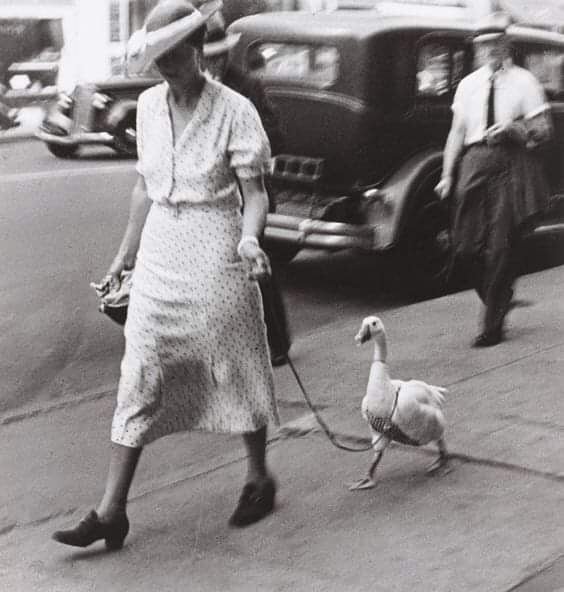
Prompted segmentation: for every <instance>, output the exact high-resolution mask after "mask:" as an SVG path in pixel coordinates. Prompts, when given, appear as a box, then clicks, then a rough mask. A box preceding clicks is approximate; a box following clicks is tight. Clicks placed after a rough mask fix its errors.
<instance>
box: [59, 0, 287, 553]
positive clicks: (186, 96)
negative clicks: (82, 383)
mask: <svg viewBox="0 0 564 592" xmlns="http://www.w3.org/2000/svg"><path fill="white" fill-rule="evenodd" d="M206 18H207V17H206V15H205V14H203V13H202V12H200V11H197V10H196V9H195V8H194V6H193V5H192V4H190V3H189V2H188V1H187V0H165V1H164V2H161V3H159V4H158V5H157V6H156V8H155V9H153V11H152V12H151V13H150V14H149V16H148V17H147V22H146V26H145V29H146V31H147V34H148V35H151V32H155V33H158V36H159V39H160V41H162V40H163V39H165V40H166V38H167V34H168V33H167V31H169V30H173V29H174V28H175V27H176V33H174V35H176V36H177V37H176V38H174V39H173V36H171V39H170V40H169V41H170V43H172V40H174V45H173V46H172V48H171V46H170V43H169V45H168V47H167V44H166V43H165V44H164V46H163V45H162V44H161V47H160V49H159V50H158V51H157V52H156V54H157V55H155V56H154V58H155V64H156V66H157V68H158V69H159V71H160V73H161V75H162V76H163V78H164V80H165V82H163V83H162V84H159V85H157V86H155V87H153V88H151V89H149V90H147V91H145V92H144V93H143V94H142V95H141V97H140V99H139V103H138V125H137V133H138V140H137V141H138V152H139V161H138V166H137V170H138V172H139V178H138V180H137V184H136V186H135V188H134V190H133V195H132V203H131V209H130V216H129V222H128V225H127V228H126V231H125V235H124V238H123V241H122V244H121V246H120V248H119V251H118V254H117V256H116V258H115V260H114V262H113V263H112V265H111V267H110V270H109V274H108V276H107V278H106V279H105V282H104V283H105V284H107V285H109V287H110V289H116V288H117V287H119V278H120V274H121V273H122V271H124V270H126V269H128V268H131V267H133V265H135V271H134V274H133V281H132V288H131V295H130V303H129V309H128V316H127V322H126V325H125V337H126V347H125V355H124V358H123V361H122V365H121V378H120V383H119V388H118V397H117V407H116V410H115V414H114V418H113V422H112V453H111V458H110V467H109V473H108V478H107V482H106V489H105V493H104V496H103V498H102V500H101V502H100V504H99V505H98V507H97V509H96V510H95V511H94V510H93V511H91V512H90V514H88V516H87V517H86V518H85V519H84V520H83V521H81V522H80V523H79V525H78V526H77V527H76V528H73V529H70V530H66V531H58V532H56V533H55V534H54V535H53V538H54V539H55V540H57V541H58V542H61V543H64V544H68V545H74V546H80V547H84V546H87V545H89V544H91V543H92V542H94V541H96V540H99V539H105V541H106V546H107V547H108V548H120V547H121V546H122V544H123V540H124V538H125V536H126V535H127V532H128V528H129V523H128V520H127V515H126V504H127V495H128V491H129V487H130V485H131V482H132V479H133V476H134V472H135V468H136V465H137V461H138V459H139V456H140V454H141V451H142V448H143V446H145V445H146V444H148V443H150V442H151V441H153V440H155V439H157V438H160V437H162V436H165V435H168V434H171V433H173V432H177V431H181V430H195V429H198V430H208V431H217V432H240V433H242V434H243V439H244V442H245V446H246V449H247V452H248V473H247V482H246V485H245V486H244V488H243V493H242V495H241V498H240V500H239V504H238V507H237V508H236V510H235V512H234V514H233V515H232V516H231V518H230V523H231V524H232V525H234V526H244V525H247V524H250V523H252V522H256V521H257V520H260V519H261V518H263V517H264V516H265V515H266V514H268V513H269V512H270V511H271V510H272V509H273V506H274V496H275V483H274V479H273V478H272V477H271V476H270V475H269V473H268V471H267V468H266V462H265V452H266V429H267V425H268V424H269V423H277V421H278V416H277V410H276V405H275V402H274V396H273V380H272V369H271V366H270V361H269V355H268V347H267V343H266V336H265V327H264V322H263V320H262V318H263V317H262V306H261V301H260V294H259V289H258V287H257V283H256V281H254V280H257V279H260V278H262V277H266V276H268V275H269V273H270V264H269V261H268V258H267V256H266V254H265V253H264V252H263V251H262V250H261V248H260V247H259V244H258V240H257V237H259V236H260V235H261V233H262V231H263V227H264V224H265V219H266V212H267V208H268V202H267V196H266V193H265V190H264V184H263V177H262V174H263V171H264V170H265V169H266V167H267V166H268V161H269V157H270V151H269V146H268V140H267V138H266V134H265V133H264V130H263V128H262V126H261V124H260V119H259V117H258V115H257V113H256V111H255V110H254V108H253V107H252V105H251V104H250V103H249V102H248V101H247V100H246V99H245V98H243V97H241V96H240V95H238V94H237V93H235V92H233V91H231V90H229V89H228V88H227V87H225V86H223V85H222V84H220V83H218V82H215V81H212V80H211V79H209V78H207V77H206V76H205V75H204V74H203V72H202V70H201V68H200V61H201V51H202V44H203V38H204V33H205V20H206ZM184 22H186V23H188V24H189V25H190V26H189V27H188V28H187V29H186V31H185V34H184V38H183V39H182V40H181V41H180V42H178V34H177V33H178V24H179V23H180V24H181V25H182V23H184ZM160 41H159V43H160ZM141 46H142V47H153V49H154V46H152V45H151V44H150V43H144V44H141ZM241 206H242V207H241Z"/></svg>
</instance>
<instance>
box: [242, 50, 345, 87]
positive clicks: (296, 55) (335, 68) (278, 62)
mask: <svg viewBox="0 0 564 592" xmlns="http://www.w3.org/2000/svg"><path fill="white" fill-rule="evenodd" d="M247 69H248V71H249V72H250V73H251V75H252V76H256V77H259V78H269V79H280V80H288V79H291V80H294V79H299V80H300V81H301V82H303V83H306V84H307V83H311V84H312V85H315V86H326V85H330V84H332V83H333V82H335V80H336V79H337V75H338V72H339V52H338V50H337V48H335V47H331V46H328V45H309V44H304V43H269V42H263V43H258V44H256V45H253V46H252V47H251V48H250V49H249V51H248V53H247Z"/></svg>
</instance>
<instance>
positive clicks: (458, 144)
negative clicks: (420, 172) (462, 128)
mask: <svg viewBox="0 0 564 592" xmlns="http://www.w3.org/2000/svg"><path fill="white" fill-rule="evenodd" d="M463 147H464V134H462V133H460V132H459V131H457V130H451V132H450V133H449V135H448V138H447V142H446V145H445V150H444V155H443V174H442V176H443V178H446V177H452V176H453V174H454V167H455V165H456V161H457V160H458V157H459V156H460V153H461V152H462V148H463Z"/></svg>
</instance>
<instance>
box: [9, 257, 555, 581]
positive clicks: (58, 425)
mask: <svg viewBox="0 0 564 592" xmlns="http://www.w3.org/2000/svg"><path fill="white" fill-rule="evenodd" d="M563 282H564V267H562V266H561V267H556V268H552V269H548V270H544V271H540V272H537V273H534V274H531V275H528V276H525V277H523V278H521V279H520V281H519V284H518V297H519V299H522V302H521V304H522V306H520V307H518V308H516V309H515V310H513V312H512V313H511V315H510V318H509V323H508V331H507V340H506V341H504V342H503V343H501V344H500V345H498V346H496V347H494V348H487V349H481V350H476V349H472V348H470V347H469V346H470V343H471V341H472V338H473V337H474V335H475V333H476V331H477V329H478V313H479V306H478V303H477V299H476V296H475V295H474V294H473V293H472V292H470V291H466V292H459V293H457V294H453V295H449V296H445V297H443V298H439V299H435V300H429V301H425V302H420V303H416V304H413V305H410V306H406V307H402V308H398V309H395V310H391V311H385V312H382V313H381V317H382V319H383V321H384V323H385V325H386V327H387V332H388V339H389V349H390V351H389V365H390V371H391V374H392V376H393V377H401V378H406V379H407V378H419V379H422V380H426V381H428V382H430V383H434V384H440V385H443V386H446V387H448V388H449V395H448V398H447V406H446V413H447V418H448V429H447V433H446V439H447V444H448V446H449V450H450V453H451V455H452V464H453V468H454V470H453V471H452V472H451V473H449V474H448V475H445V476H442V477H430V476H428V475H427V474H426V473H425V467H426V465H427V464H428V463H429V462H430V461H431V460H432V459H433V454H434V451H433V449H432V447H426V448H425V449H415V448H410V447H406V446H401V445H396V446H393V447H391V448H390V449H389V450H388V451H387V452H386V454H385V456H384V459H383V461H382V463H381V464H380V467H379V469H378V473H377V478H378V484H377V486H376V488H375V489H372V490H367V491H361V492H354V493H353V492H350V491H349V490H348V489H347V486H346V485H347V483H349V482H350V481H353V480H355V479H356V478H358V477H361V476H362V475H363V473H364V471H365V470H366V469H367V467H368V464H369V462H370V460H371V453H370V452H364V453H359V454H353V453H350V452H344V451H341V450H337V449H336V448H334V447H333V446H332V445H331V443H330V442H329V441H328V440H327V438H326V437H325V436H324V434H323V433H321V432H320V431H319V430H318V429H316V428H315V426H316V424H315V422H314V421H313V420H312V417H311V415H310V414H309V413H308V412H307V408H305V406H304V404H303V401H302V399H301V395H300V393H299V390H298V388H297V386H296V383H295V381H294V378H293V375H292V374H291V372H290V370H289V368H288V367H281V368H277V369H276V370H275V380H276V388H277V393H278V397H279V400H280V408H281V414H282V421H283V424H284V425H283V429H282V430H280V431H272V433H271V438H272V440H271V442H270V444H269V459H270V462H271V468H272V471H273V472H274V474H275V475H276V477H277V480H278V483H279V492H278V498H277V500H278V501H277V507H276V511H275V512H274V513H273V514H272V515H271V516H269V517H268V518H266V519H265V520H263V521H262V522H260V523H258V524H256V525H254V526H251V527H249V528H246V529H243V530H234V529H231V528H229V527H228V526H227V519H228V517H229V515H230V513H231V511H232V510H233V508H234V505H235V503H236V501H237V498H238V495H239V491H240V486H241V485H242V483H243V479H244V472H245V458H244V452H243V449H242V444H241V441H240V439H239V438H235V437H227V436H225V437H222V436H213V435H209V434H198V433H184V434H178V435H175V436H171V437H168V438H164V439H162V440H160V441H158V442H156V443H155V444H153V445H152V446H150V447H148V448H147V450H146V451H145V453H144V456H143V457H142V459H141V464H140V467H139V473H138V475H137V480H136V482H135V484H134V487H133V491H132V494H131V503H130V508H129V515H130V519H131V523H132V529H131V532H130V534H129V536H128V538H127V540H126V544H125V547H124V548H123V550H121V551H118V552H113V553H108V552H106V551H105V550H104V547H103V544H102V543H101V542H99V543H95V544H94V545H92V546H91V547H90V548H88V549H85V550H80V549H73V548H71V547H65V546H62V545H59V544H57V543H55V542H53V541H52V540H50V535H51V533H52V531H54V530H56V529H59V528H64V527H67V526H69V525H71V524H74V523H75V522H76V521H77V520H78V519H80V518H81V517H82V516H83V515H85V514H86V512H87V511H88V510H89V509H90V508H91V507H94V506H95V504H96V502H97V500H98V498H99V496H100V495H101V492H102V489H103V482H104V479H105V471H106V463H107V457H108V451H109V444H108V431H109V423H110V418H111V413H112V408H113V398H112V397H111V396H99V397H95V398H91V399H81V400H80V401H77V402H76V403H75V404H73V403H72V401H70V402H69V401H66V402H65V404H64V405H62V406H60V407H55V408H53V407H51V408H49V409H47V408H46V410H44V411H41V410H35V411H34V412H33V413H30V414H28V415H26V414H21V415H19V416H13V415H12V416H9V415H6V416H4V417H0V423H1V424H2V428H1V430H2V431H1V434H2V440H1V446H0V451H1V452H0V455H1V458H2V487H1V488H0V508H2V510H1V511H2V515H1V516H0V557H1V561H0V590H6V591H11V592H12V591H13V592H32V591H33V592H34V591H48V592H67V591H68V592H92V591H112V592H113V591H116V592H121V591H124V592H125V591H126V590H127V591H130V590H132V589H133V590H136V592H144V591H147V592H150V591H163V592H164V591H171V592H177V591H178V592H180V591H184V590H190V591H194V592H196V591H202V592H216V591H229V592H230V591H245V592H249V591H251V592H252V591H255V590H261V591H263V590H264V591H267V592H270V591H272V592H282V591H288V592H290V591H291V592H302V591H303V592H310V591H319V592H333V591H334V592H349V591H350V592H364V591H366V592H368V591H370V592H508V591H510V590H516V591H518V592H556V591H557V590H561V589H563V588H564V565H563V559H562V558H563V557H564V522H563V520H562V509H563V507H564V460H563V455H562V433H563V431H564V403H563V399H562V384H563V379H564V364H563V361H564V331H563V330H564V314H563V313H564V301H563V298H562V285H563ZM360 321H361V319H358V323H356V322H355V323H351V322H350V321H342V320H341V321H340V320H339V319H336V320H335V322H333V323H332V324H330V325H329V326H325V327H323V328H322V329H320V330H318V331H315V332H312V333H310V334H308V335H306V336H304V337H300V338H299V339H298V340H296V342H295V343H294V345H293V347H292V351H291V354H292V359H293V360H294V362H295V365H296V367H297V369H298V371H299V373H300V375H301V377H302V380H303V381H304V383H305V385H306V388H307V389H308V392H309V395H310V397H311V398H312V399H313V400H314V401H315V402H316V403H319V407H320V412H321V413H322V414H323V417H324V419H325V421H326V422H327V423H328V424H329V425H330V426H331V428H332V429H333V430H334V431H335V432H336V433H337V434H338V435H339V437H340V438H341V439H342V440H343V441H345V442H347V443H349V444H350V445H353V446H361V445H363V444H366V443H367V442H368V431H367V427H366V425H365V424H364V422H363V421H362V419H361V417H360V412H359V404H360V400H361V398H362V396H363V394H364V389H365V387H366V380H367V376H368V371H369V364H370V359H371V355H372V346H371V345H370V344H367V345H366V346H365V347H362V348H356V347H355V346H354V344H353V337H354V334H355V333H356V331H357V329H358V325H359V324H360Z"/></svg>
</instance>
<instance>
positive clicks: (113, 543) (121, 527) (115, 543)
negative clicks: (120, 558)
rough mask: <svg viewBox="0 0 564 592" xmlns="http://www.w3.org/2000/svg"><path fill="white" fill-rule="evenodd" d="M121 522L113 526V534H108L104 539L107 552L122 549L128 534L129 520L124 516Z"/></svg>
mask: <svg viewBox="0 0 564 592" xmlns="http://www.w3.org/2000/svg"><path fill="white" fill-rule="evenodd" d="M122 520H123V522H122V523H121V524H116V525H114V528H113V532H109V533H108V534H107V536H106V537H105V541H106V549H108V551H117V550H119V549H121V548H122V547H123V541H125V537H126V536H127V533H128V532H129V520H128V519H127V516H124V517H123V519H122Z"/></svg>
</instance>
